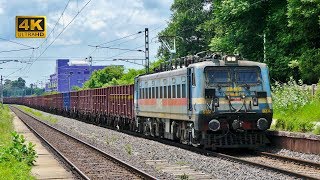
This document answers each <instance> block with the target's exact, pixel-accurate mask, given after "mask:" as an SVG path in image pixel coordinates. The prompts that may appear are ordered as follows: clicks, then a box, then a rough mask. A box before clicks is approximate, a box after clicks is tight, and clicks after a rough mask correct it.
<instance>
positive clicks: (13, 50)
mask: <svg viewBox="0 0 320 180" xmlns="http://www.w3.org/2000/svg"><path fill="white" fill-rule="evenodd" d="M30 49H35V48H33V47H32V48H24V49H12V50H5V51H0V53H7V52H17V51H26V50H30Z"/></svg>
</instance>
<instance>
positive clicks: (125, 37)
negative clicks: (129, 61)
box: [97, 31, 144, 46]
mask: <svg viewBox="0 0 320 180" xmlns="http://www.w3.org/2000/svg"><path fill="white" fill-rule="evenodd" d="M143 32H144V31H138V32H136V33H133V34H130V35H127V36H123V37H121V38H117V39H114V40H111V41H108V42H105V43H102V44H99V45H97V46H102V45H106V44H109V43H112V42H115V41H119V40H122V39H125V38H128V37H131V36H134V35H137V34H140V33H143Z"/></svg>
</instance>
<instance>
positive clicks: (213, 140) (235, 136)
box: [204, 132, 267, 148]
mask: <svg viewBox="0 0 320 180" xmlns="http://www.w3.org/2000/svg"><path fill="white" fill-rule="evenodd" d="M266 142H267V140H266V136H265V134H264V133H254V132H251V133H248V132H246V133H236V132H234V133H231V132H228V133H226V134H207V135H206V139H205V140H204V145H205V146H207V147H212V148H235V147H244V148H245V147H257V146H261V145H265V144H266Z"/></svg>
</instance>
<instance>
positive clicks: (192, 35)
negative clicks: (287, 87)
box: [158, 0, 320, 83]
mask: <svg viewBox="0 0 320 180" xmlns="http://www.w3.org/2000/svg"><path fill="white" fill-rule="evenodd" d="M171 11H172V15H171V18H170V21H169V23H168V26H167V28H165V29H164V30H163V31H162V32H160V35H162V36H175V37H176V46H177V54H176V56H177V57H181V56H186V55H189V54H195V53H197V52H201V51H206V50H211V51H214V52H225V53H230V54H234V53H237V54H240V55H242V56H243V57H244V58H247V59H249V60H253V61H258V62H265V63H267V64H268V66H269V68H270V75H271V78H272V79H273V80H274V81H281V82H286V81H288V80H289V78H290V77H291V76H292V77H294V79H296V80H298V79H302V80H303V81H304V82H305V83H317V82H318V81H319V77H320V64H319V61H320V49H319V48H320V1H318V0H304V1H301V0H286V1H279V0H215V1H209V0H206V1H204V0H174V2H173V4H172V6H171ZM158 54H159V56H161V57H165V58H169V55H168V52H167V51H166V49H165V48H164V47H160V49H159V52H158Z"/></svg>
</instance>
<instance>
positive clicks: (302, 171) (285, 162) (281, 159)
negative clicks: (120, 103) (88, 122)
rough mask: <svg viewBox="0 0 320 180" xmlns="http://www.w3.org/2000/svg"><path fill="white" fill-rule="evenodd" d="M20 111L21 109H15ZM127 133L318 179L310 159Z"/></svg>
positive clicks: (317, 167) (319, 174) (317, 168)
mask: <svg viewBox="0 0 320 180" xmlns="http://www.w3.org/2000/svg"><path fill="white" fill-rule="evenodd" d="M16 111H20V113H23V112H21V110H16ZM107 128H108V129H112V130H116V128H112V127H107ZM120 131H121V132H124V133H126V134H129V135H133V136H138V137H142V138H146V139H149V140H154V141H158V142H161V143H164V144H167V145H171V146H175V147H179V148H182V149H186V150H190V151H193V152H197V153H200V154H205V155H207V156H215V157H219V158H221V159H227V160H229V161H230V160H231V161H234V162H238V163H243V164H249V165H252V166H256V167H260V168H263V169H269V170H272V171H276V172H280V173H283V174H287V175H290V176H293V177H298V178H303V179H320V164H319V163H315V162H310V161H304V160H300V159H295V158H290V157H285V156H279V155H275V154H271V153H266V152H253V151H251V152H249V153H248V152H247V153H242V154H241V153H231V154H230V153H219V152H213V151H210V150H205V149H201V148H196V147H193V146H189V145H185V144H180V143H177V142H174V141H169V140H165V139H158V138H154V137H151V136H144V135H142V134H139V133H135V132H131V131H126V130H120Z"/></svg>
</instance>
